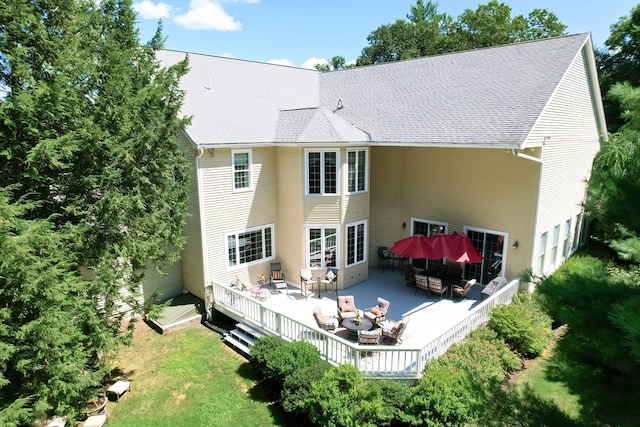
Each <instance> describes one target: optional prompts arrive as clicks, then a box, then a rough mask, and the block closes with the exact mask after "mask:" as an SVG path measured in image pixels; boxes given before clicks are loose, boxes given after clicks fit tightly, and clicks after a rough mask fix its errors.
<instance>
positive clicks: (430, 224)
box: [411, 218, 448, 270]
mask: <svg viewBox="0 0 640 427" xmlns="http://www.w3.org/2000/svg"><path fill="white" fill-rule="evenodd" d="M447 229H448V224H447V223H446V222H436V221H429V220H423V219H415V218H411V230H412V233H411V234H423V235H425V236H432V235H434V234H438V233H446V232H447ZM443 262H444V260H442V259H430V260H425V259H414V260H413V266H414V267H418V268H423V269H425V270H438V268H439V267H440V266H441V265H442V263H443Z"/></svg>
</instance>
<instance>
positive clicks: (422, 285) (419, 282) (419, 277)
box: [413, 274, 429, 295]
mask: <svg viewBox="0 0 640 427" xmlns="http://www.w3.org/2000/svg"><path fill="white" fill-rule="evenodd" d="M415 277H416V290H415V292H414V293H413V294H414V295H415V294H417V293H418V291H419V290H421V291H425V292H426V293H427V294H428V293H429V280H428V276H425V275H424V274H416V275H415Z"/></svg>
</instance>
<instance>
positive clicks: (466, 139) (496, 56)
mask: <svg viewBox="0 0 640 427" xmlns="http://www.w3.org/2000/svg"><path fill="white" fill-rule="evenodd" d="M587 40H590V38H589V34H587V33H585V34H578V35H574V36H565V37H558V38H552V39H545V40H539V41H534V42H527V43H521V44H514V45H508V46H501V47H493V48H486V49H479V50H474V51H466V52H458V53H451V54H446V55H439V56H431V57H425V58H420V59H413V60H407V61H400V62H392V63H386V64H380V65H374V66H368V67H361V68H355V69H349V70H343V71H337V72H333V73H325V74H322V75H321V76H320V99H321V105H322V106H324V107H327V108H332V107H333V106H334V105H336V102H337V100H338V99H341V100H342V105H343V106H344V108H343V109H341V110H339V111H337V112H336V114H338V115H339V116H340V117H342V118H344V119H345V120H346V121H347V122H350V123H353V124H354V125H355V126H358V127H359V128H361V129H364V130H365V131H367V132H368V133H369V134H370V135H371V139H372V140H373V141H376V142H386V143H394V142H402V143H426V144H446V145H449V144H451V145H457V144H461V145H467V144H468V145H474V144H481V145H494V144H495V145H519V144H521V143H522V142H524V140H525V138H526V137H527V135H528V134H529V131H530V130H531V128H532V126H533V125H534V123H535V121H536V119H537V118H538V116H539V115H540V114H541V112H542V109H543V108H544V106H545V105H546V104H547V102H548V101H549V98H550V97H551V95H552V94H553V92H554V90H555V89H556V87H557V86H558V83H559V82H560V81H561V79H562V77H563V76H564V74H565V72H566V70H567V68H568V67H569V65H570V64H571V62H572V61H573V60H574V59H575V57H576V56H577V55H578V53H579V52H580V50H581V48H582V47H583V45H584V44H585V42H587Z"/></svg>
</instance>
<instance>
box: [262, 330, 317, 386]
mask: <svg viewBox="0 0 640 427" xmlns="http://www.w3.org/2000/svg"><path fill="white" fill-rule="evenodd" d="M251 358H252V359H253V361H254V362H255V365H256V369H257V370H258V372H259V373H260V374H261V375H262V376H263V378H264V379H265V380H266V381H267V382H269V383H270V384H268V387H267V388H268V389H270V390H271V392H272V393H274V394H275V395H277V396H279V395H280V391H281V390H282V386H283V384H284V380H285V378H286V377H287V376H288V375H290V374H291V373H293V372H295V371H297V370H299V369H302V368H304V367H306V366H309V365H312V364H314V363H316V362H317V361H319V360H320V352H319V351H318V349H317V348H315V347H314V346H313V345H312V344H310V343H308V342H306V341H291V342H287V341H284V340H282V339H281V338H277V337H272V336H267V337H261V338H259V339H257V340H256V342H255V343H254V345H253V346H252V347H251Z"/></svg>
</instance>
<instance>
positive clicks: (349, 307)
mask: <svg viewBox="0 0 640 427" xmlns="http://www.w3.org/2000/svg"><path fill="white" fill-rule="evenodd" d="M340 311H342V312H343V313H348V312H350V311H356V308H355V307H354V306H352V305H351V304H343V305H342V306H341V307H340Z"/></svg>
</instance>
